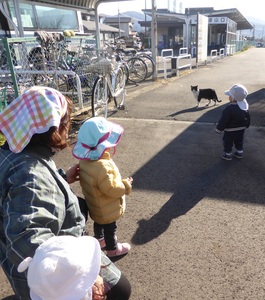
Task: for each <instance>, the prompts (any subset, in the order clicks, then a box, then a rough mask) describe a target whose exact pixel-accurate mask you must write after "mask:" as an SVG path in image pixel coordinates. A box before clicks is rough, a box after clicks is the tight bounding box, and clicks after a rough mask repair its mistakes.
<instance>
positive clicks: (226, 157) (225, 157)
mask: <svg viewBox="0 0 265 300" xmlns="http://www.w3.org/2000/svg"><path fill="white" fill-rule="evenodd" d="M221 158H222V159H225V160H231V159H232V154H227V153H224V154H222V155H221Z"/></svg>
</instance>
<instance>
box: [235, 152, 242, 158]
mask: <svg viewBox="0 0 265 300" xmlns="http://www.w3.org/2000/svg"><path fill="white" fill-rule="evenodd" d="M234 156H235V157H236V158H243V153H239V152H238V151H236V152H235V153H234Z"/></svg>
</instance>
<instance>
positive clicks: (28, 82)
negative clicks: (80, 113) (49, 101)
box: [0, 36, 99, 109]
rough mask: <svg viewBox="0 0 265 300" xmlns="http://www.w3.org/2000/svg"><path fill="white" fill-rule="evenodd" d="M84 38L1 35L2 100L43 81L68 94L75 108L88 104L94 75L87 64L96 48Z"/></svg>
mask: <svg viewBox="0 0 265 300" xmlns="http://www.w3.org/2000/svg"><path fill="white" fill-rule="evenodd" d="M87 39H89V38H88V37H84V36H82V37H71V38H68V37H67V38H65V37H61V38H60V39H54V38H53V39H51V41H48V42H47V41H46V40H45V42H44V41H42V40H41V39H40V38H38V37H34V38H2V39H0V92H1V91H2V90H5V94H4V98H5V101H7V103H8V102H10V101H12V99H14V98H16V97H18V96H19V95H20V94H21V93H23V91H24V90H25V89H26V88H28V87H30V86H34V85H43V86H49V87H54V88H56V89H58V90H59V91H60V92H62V93H63V94H65V95H67V96H68V97H69V98H71V100H72V101H73V103H74V106H75V107H77V108H78V109H83V108H84V107H87V106H90V105H91V92H92V88H93V83H94V79H95V76H96V75H95V74H92V73H91V72H90V71H88V66H89V65H90V63H91V61H93V59H94V58H95V57H97V56H98V52H99V51H95V50H91V48H90V47H89V43H86V41H87ZM7 87H8V88H7ZM1 98H3V97H2V94H1ZM1 100H2V99H1Z"/></svg>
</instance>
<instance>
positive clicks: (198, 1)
mask: <svg viewBox="0 0 265 300" xmlns="http://www.w3.org/2000/svg"><path fill="white" fill-rule="evenodd" d="M173 1H174V0H156V4H157V8H167V6H168V3H170V5H173ZM262 1H263V0H251V1H247V0H222V1H220V0H182V1H179V0H176V3H177V7H179V5H180V3H181V2H182V9H183V13H184V11H185V7H206V6H210V7H214V9H216V10H217V9H224V8H237V9H238V10H239V11H240V12H241V13H242V14H243V15H244V16H245V17H253V18H257V19H260V20H264V21H265V13H264V10H263V9H261V6H263V4H262V3H263V2H262ZM145 5H146V8H147V9H149V8H151V7H152V0H132V1H122V2H112V3H110V4H100V5H99V12H100V13H105V14H109V15H115V14H117V13H118V10H119V11H120V13H122V12H125V11H141V10H142V9H144V8H145Z"/></svg>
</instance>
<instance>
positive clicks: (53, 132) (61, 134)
mask: <svg viewBox="0 0 265 300" xmlns="http://www.w3.org/2000/svg"><path fill="white" fill-rule="evenodd" d="M65 99H66V101H67V111H66V113H65V115H64V116H63V117H62V118H61V122H60V125H59V127H58V128H57V127H56V126H52V127H51V128H50V129H49V130H48V131H47V132H44V133H41V134H34V135H33V136H32V138H31V141H30V143H29V144H28V146H29V147H32V146H33V145H36V144H38V145H45V146H48V147H50V148H52V149H53V150H57V151H58V150H62V149H64V148H66V147H67V146H68V141H67V139H68V132H69V130H70V126H71V112H72V106H73V105H72V101H71V99H70V98H68V97H65Z"/></svg>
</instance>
